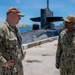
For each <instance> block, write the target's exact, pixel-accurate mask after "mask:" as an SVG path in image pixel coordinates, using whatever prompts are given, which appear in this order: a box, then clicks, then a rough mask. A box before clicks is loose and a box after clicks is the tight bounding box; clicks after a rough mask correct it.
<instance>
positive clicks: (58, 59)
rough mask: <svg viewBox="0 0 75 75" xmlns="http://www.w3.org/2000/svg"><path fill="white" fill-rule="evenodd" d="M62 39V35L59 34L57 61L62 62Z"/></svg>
mask: <svg viewBox="0 0 75 75" xmlns="http://www.w3.org/2000/svg"><path fill="white" fill-rule="evenodd" d="M60 40H61V36H60V35H59V38H58V46H57V51H56V63H60V58H61V54H62V47H61V43H60Z"/></svg>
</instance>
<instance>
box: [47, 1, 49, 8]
mask: <svg viewBox="0 0 75 75" xmlns="http://www.w3.org/2000/svg"><path fill="white" fill-rule="evenodd" d="M47 8H49V0H47Z"/></svg>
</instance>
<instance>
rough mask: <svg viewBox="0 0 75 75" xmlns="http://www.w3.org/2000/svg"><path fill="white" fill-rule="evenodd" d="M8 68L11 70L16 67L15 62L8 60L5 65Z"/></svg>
mask: <svg viewBox="0 0 75 75" xmlns="http://www.w3.org/2000/svg"><path fill="white" fill-rule="evenodd" d="M3 66H4V67H6V68H11V67H13V66H14V60H8V61H7V62H6V63H5V64H4V65H3Z"/></svg>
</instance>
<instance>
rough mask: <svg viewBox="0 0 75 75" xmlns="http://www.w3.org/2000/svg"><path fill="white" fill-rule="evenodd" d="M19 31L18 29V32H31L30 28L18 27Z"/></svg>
mask: <svg viewBox="0 0 75 75" xmlns="http://www.w3.org/2000/svg"><path fill="white" fill-rule="evenodd" d="M19 29H20V32H21V33H23V32H26V31H29V30H32V27H19Z"/></svg>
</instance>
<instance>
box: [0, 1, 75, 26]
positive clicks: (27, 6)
mask: <svg viewBox="0 0 75 75" xmlns="http://www.w3.org/2000/svg"><path fill="white" fill-rule="evenodd" d="M46 1H47V0H0V23H1V22H4V21H5V20H6V12H7V10H8V8H9V7H12V6H16V7H18V8H19V10H20V11H21V13H23V14H25V17H22V18H21V20H20V22H19V23H23V24H27V25H30V26H32V25H33V24H34V23H37V24H40V23H39V22H33V21H31V20H30V18H33V17H40V9H42V8H46V7H47V2H46ZM49 8H50V10H51V11H53V12H54V14H53V15H54V16H62V17H64V18H65V17H66V16H68V15H69V14H73V15H75V0H49ZM60 23H61V22H57V23H56V22H55V24H56V25H58V24H60Z"/></svg>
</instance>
